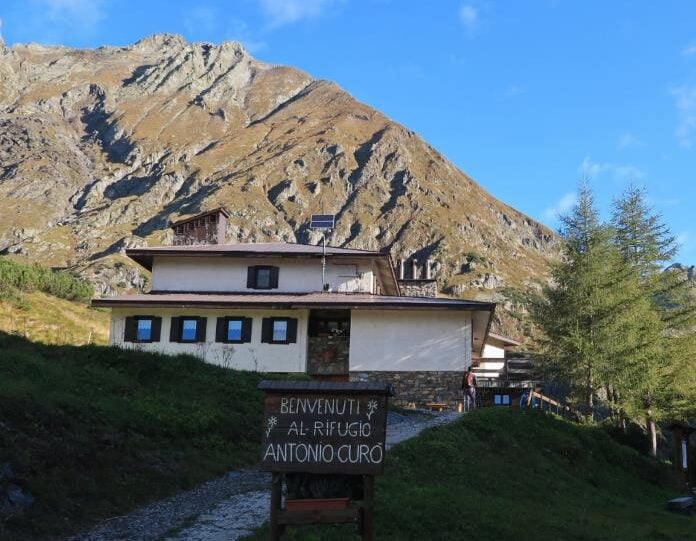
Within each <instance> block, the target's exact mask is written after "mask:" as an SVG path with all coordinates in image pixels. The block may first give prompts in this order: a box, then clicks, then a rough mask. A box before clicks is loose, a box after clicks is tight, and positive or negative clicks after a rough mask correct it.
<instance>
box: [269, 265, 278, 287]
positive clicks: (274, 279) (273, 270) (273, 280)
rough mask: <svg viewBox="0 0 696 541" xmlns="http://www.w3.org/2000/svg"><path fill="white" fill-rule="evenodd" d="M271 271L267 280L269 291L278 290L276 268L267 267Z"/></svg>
mask: <svg viewBox="0 0 696 541" xmlns="http://www.w3.org/2000/svg"><path fill="white" fill-rule="evenodd" d="M269 268H270V269H271V277H270V280H269V287H270V288H271V289H277V288H278V267H269Z"/></svg>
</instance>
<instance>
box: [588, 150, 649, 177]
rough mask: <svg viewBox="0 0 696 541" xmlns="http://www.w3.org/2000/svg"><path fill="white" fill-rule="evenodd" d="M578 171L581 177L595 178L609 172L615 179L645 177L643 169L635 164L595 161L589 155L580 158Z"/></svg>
mask: <svg viewBox="0 0 696 541" xmlns="http://www.w3.org/2000/svg"><path fill="white" fill-rule="evenodd" d="M578 172H579V173H580V175H581V176H582V177H583V178H589V179H595V178H598V177H600V176H602V175H603V174H605V173H610V174H611V175H612V176H613V177H614V179H615V180H618V181H621V182H625V181H636V180H640V179H642V178H644V177H645V171H643V170H642V169H640V168H638V167H636V166H635V165H628V164H616V163H612V162H595V161H593V160H592V158H590V157H589V156H588V157H586V158H585V159H584V160H582V163H581V164H580V167H579V168H578Z"/></svg>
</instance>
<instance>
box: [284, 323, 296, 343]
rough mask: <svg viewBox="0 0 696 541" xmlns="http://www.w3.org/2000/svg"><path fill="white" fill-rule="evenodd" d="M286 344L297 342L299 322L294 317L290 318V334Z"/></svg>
mask: <svg viewBox="0 0 696 541" xmlns="http://www.w3.org/2000/svg"><path fill="white" fill-rule="evenodd" d="M286 342H287V343H288V344H294V343H295V342H297V320H296V319H295V318H293V317H291V318H288V334H287V340H286Z"/></svg>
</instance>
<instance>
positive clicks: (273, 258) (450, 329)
mask: <svg viewBox="0 0 696 541" xmlns="http://www.w3.org/2000/svg"><path fill="white" fill-rule="evenodd" d="M203 216H204V217H205V219H201V217H194V218H191V219H190V220H188V221H180V222H177V223H176V224H174V229H175V235H179V234H190V235H191V238H192V239H194V240H192V241H189V240H187V239H186V238H180V239H178V241H177V243H176V245H174V246H159V247H149V248H134V249H129V250H127V252H126V253H127V255H128V256H129V257H130V258H131V259H133V260H134V261H136V262H137V263H139V264H140V265H142V266H143V267H144V268H146V269H147V270H149V271H151V272H152V281H151V283H152V290H151V291H150V293H147V294H136V295H122V296H116V297H110V298H103V299H95V300H94V301H93V304H94V305H95V306H103V307H110V308H111V309H112V320H111V329H110V342H111V343H112V344H115V345H119V346H121V347H126V348H138V349H143V350H148V351H157V352H162V353H167V354H177V353H189V354H193V355H196V356H198V357H200V358H202V359H204V360H205V361H207V362H210V363H214V364H218V365H222V366H227V367H230V368H235V369H239V370H257V371H264V372H281V373H283V372H285V373H298V372H299V373H307V374H310V375H312V376H315V377H319V378H323V379H335V380H348V379H353V380H370V379H373V380H374V379H376V380H383V381H392V382H394V383H395V385H396V388H397V393H399V394H398V395H397V397H396V402H397V403H403V404H405V403H411V402H415V403H416V404H420V405H423V404H425V403H427V402H433V401H440V402H445V403H448V404H450V405H454V399H455V397H456V396H457V394H458V390H459V384H460V381H461V374H462V372H463V371H464V370H465V369H466V368H467V367H468V366H469V365H471V364H472V360H473V359H474V358H480V357H481V356H482V355H483V352H484V346H485V343H486V339H487V337H488V333H489V327H490V324H491V320H492V316H493V311H494V309H495V304H493V303H490V302H477V301H468V300H459V299H448V298H436V297H429V296H404V295H403V294H402V288H401V284H403V278H404V277H403V275H402V276H400V277H397V273H396V270H395V268H394V266H393V264H392V261H391V258H390V257H389V255H388V254H385V253H381V252H376V251H366V250H353V249H347V248H333V247H327V248H326V273H325V278H324V280H322V264H321V260H322V248H321V247H317V246H309V245H300V244H289V243H256V244H222V243H220V244H216V243H208V244H206V243H198V242H199V237H202V236H205V234H206V233H205V232H201V231H197V230H196V228H197V227H207V228H208V233H207V234H209V233H210V231H211V230H212V229H215V230H216V231H214V233H215V235H216V238H217V239H218V240H219V239H220V236H219V235H218V234H217V226H218V225H219V223H220V222H221V221H224V219H225V218H226V216H225V215H224V214H223V213H222V211H219V212H218V213H217V215H216V213H215V212H213V213H212V214H211V213H206V214H205V215H203ZM210 216H215V218H214V219H212V220H211V218H210ZM189 222H191V223H193V224H194V225H193V226H192V227H191V228H190V229H189V226H188V223H189ZM211 225H212V226H213V227H211ZM177 228H178V229H177ZM400 268H401V269H403V263H402V264H401V265H400ZM427 272H428V274H427V276H423V277H422V281H425V282H426V284H425V285H426V287H431V283H432V278H431V277H430V275H429V270H428V271H427ZM399 278H402V280H399ZM417 279H421V278H420V277H417ZM413 285H416V284H413Z"/></svg>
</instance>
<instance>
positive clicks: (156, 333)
mask: <svg viewBox="0 0 696 541" xmlns="http://www.w3.org/2000/svg"><path fill="white" fill-rule="evenodd" d="M160 334H162V318H161V317H153V318H152V339H151V342H159V341H160Z"/></svg>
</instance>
